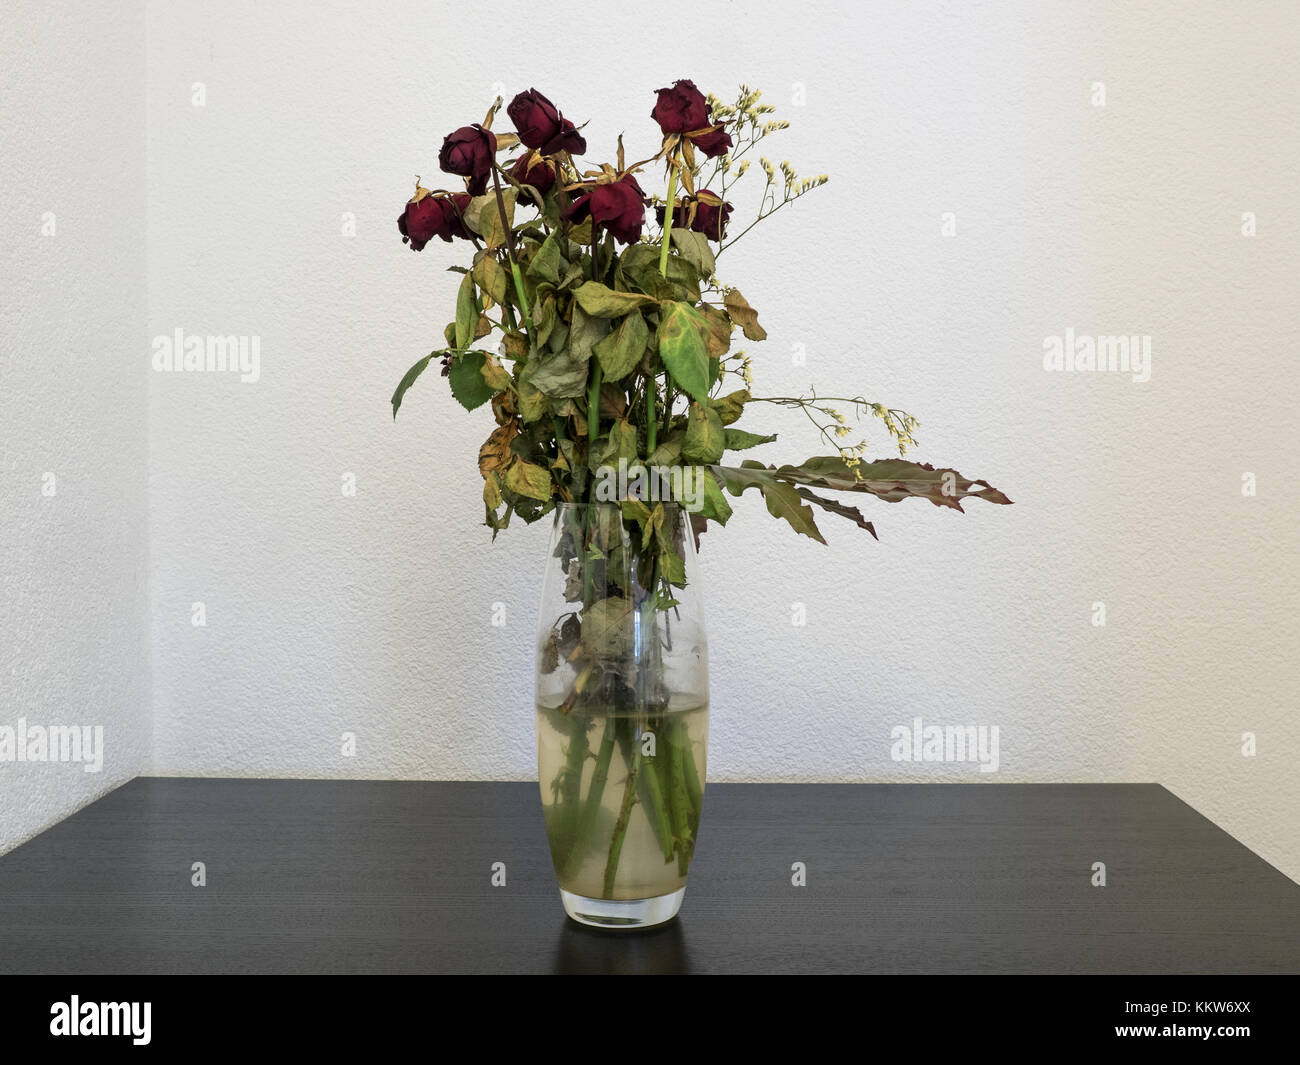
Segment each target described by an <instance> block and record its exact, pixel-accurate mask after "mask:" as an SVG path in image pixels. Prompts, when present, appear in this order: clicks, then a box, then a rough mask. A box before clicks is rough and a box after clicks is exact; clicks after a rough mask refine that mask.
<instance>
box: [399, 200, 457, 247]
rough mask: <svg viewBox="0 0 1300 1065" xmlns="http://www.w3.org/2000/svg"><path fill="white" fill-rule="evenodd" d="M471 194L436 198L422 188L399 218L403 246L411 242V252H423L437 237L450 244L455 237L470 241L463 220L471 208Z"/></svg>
mask: <svg viewBox="0 0 1300 1065" xmlns="http://www.w3.org/2000/svg"><path fill="white" fill-rule="evenodd" d="M469 200H470V197H469V194H468V193H457V194H456V195H454V196H434V195H431V194H430V193H429V191H428V190H427V189H419V190H417V191H416V194H415V196H413V197H412V198H411V199H410V200H409V201H408V202H407V204H406V209H405V210H404V211H403V212H402V214H401V216H400V217H399V218H398V219H397V228H398V229H399V230H400V231H401V234H402V243H403V244H406V243H408V242H409V243H410V245H411V250H412V251H423V250H424V246H425V245H426V244H428V243H429V241H431V240H432V239H433V238H434V237H442V239H443V240H446V241H450V240H451V238H452V237H464V238H466V239H467V240H468V239H469V230H467V229H466V228H465V223H464V221H463V220H462V218H461V215H462V214H463V213H464V211H465V208H466V207H468V206H469Z"/></svg>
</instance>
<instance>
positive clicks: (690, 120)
mask: <svg viewBox="0 0 1300 1065" xmlns="http://www.w3.org/2000/svg"><path fill="white" fill-rule="evenodd" d="M657 92H658V94H659V98H658V99H657V100H656V101H655V106H654V110H653V111H651V112H650V117H651V118H653V119H654V120H655V121H656V122H658V123H659V128H660V129H661V130H663V131H664V135H665V136H667V135H668V134H670V133H690V132H691V131H692V130H697V129H703V128H704V127H705V126H707V125H709V124H710V123H709V103H708V101H707V100H705V98H704V94H703V93H702V92H700V90H699V89H697V88H696V87H695V82H693V81H691V80H690V79H689V78H683V79H682V80H681V81H675V82H673V84H672V88H669V89H659V90H657Z"/></svg>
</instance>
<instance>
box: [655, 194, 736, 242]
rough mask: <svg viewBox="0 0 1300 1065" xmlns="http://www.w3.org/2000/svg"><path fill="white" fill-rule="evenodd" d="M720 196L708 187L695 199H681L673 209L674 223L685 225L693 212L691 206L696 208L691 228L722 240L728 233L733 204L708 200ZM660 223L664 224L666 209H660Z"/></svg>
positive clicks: (691, 220)
mask: <svg viewBox="0 0 1300 1065" xmlns="http://www.w3.org/2000/svg"><path fill="white" fill-rule="evenodd" d="M717 199H718V197H717V196H715V195H714V194H713V193H711V192H710V191H709V190H708V189H701V190H700V192H699V193H698V194H697V195H696V197H695V198H694V199H690V198H686V199H683V200H681V201H680V202H679V203H678V204H677V206H676V207H675V208H674V209H673V225H674V226H685V225H687V219H688V218H689V216H690V213H691V207H692V206H693V207H694V208H695V217H694V218H692V219H690V225H689V228H690V229H693V230H695V232H696V233H703V234H704V235H705V236H706V237H708V238H709V239H710V240H716V241H718V242H719V243H721V242H722V238H723V237H725V236H726V235H727V222H728V220H729V219H730V218H731V204H729V203H712V202H707V201H712V200H717ZM658 215H659V224H660V225H663V224H664V209H663V208H662V207H660V208H659V210H658Z"/></svg>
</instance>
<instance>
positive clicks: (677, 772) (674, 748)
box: [668, 742, 695, 876]
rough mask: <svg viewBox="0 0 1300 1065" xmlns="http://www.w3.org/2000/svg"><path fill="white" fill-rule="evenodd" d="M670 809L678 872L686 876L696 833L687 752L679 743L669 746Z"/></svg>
mask: <svg viewBox="0 0 1300 1065" xmlns="http://www.w3.org/2000/svg"><path fill="white" fill-rule="evenodd" d="M668 752H669V758H670V761H669V763H668V809H669V813H670V814H671V815H672V819H673V836H674V838H675V839H676V846H677V872H678V874H679V875H680V876H685V875H686V872H687V870H688V869H689V868H690V865H691V853H692V852H693V851H694V849H695V833H694V832H693V831H692V830H691V800H690V796H689V795H688V794H687V792H686V768H685V766H684V765H683V764H682V763H683V757H684V755H685V752H683V750H682V746H681V744H679V743H672V742H670V743H669V744H668Z"/></svg>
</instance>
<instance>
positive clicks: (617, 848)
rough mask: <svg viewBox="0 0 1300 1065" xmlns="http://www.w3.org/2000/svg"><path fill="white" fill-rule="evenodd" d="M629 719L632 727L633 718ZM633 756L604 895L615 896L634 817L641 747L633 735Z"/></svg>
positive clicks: (625, 784)
mask: <svg viewBox="0 0 1300 1065" xmlns="http://www.w3.org/2000/svg"><path fill="white" fill-rule="evenodd" d="M623 720H626V721H627V724H628V726H629V727H630V726H631V724H632V722H631V719H623ZM631 742H632V757H631V758H630V759H629V760H628V764H627V781H626V782H625V783H624V785H623V801H622V803H621V804H620V806H619V811H618V820H617V821H615V822H614V836H613V838H612V839H611V840H610V843H609V858H608V859H606V861H605V885H604V893H603V897H604V898H607V899H612V898H613V897H614V879H615V878H616V877H617V876H618V860H619V857H620V856H621V855H622V853H623V840H624V839H625V838H626V836H627V825H628V821H630V820H631V818H632V804H633V803H634V802H635V801H636V782H637V777H638V776H639V775H640V770H641V747H640V745H639V744H638V743H637V742H636V736H635V735H633V736H632V737H631Z"/></svg>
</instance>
